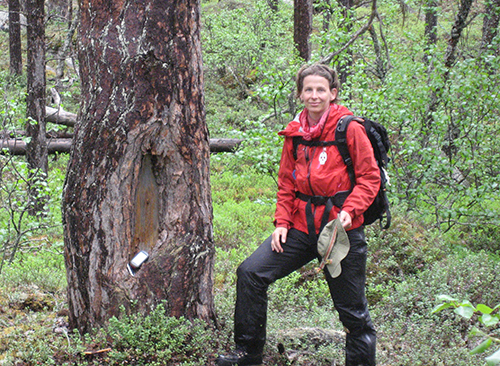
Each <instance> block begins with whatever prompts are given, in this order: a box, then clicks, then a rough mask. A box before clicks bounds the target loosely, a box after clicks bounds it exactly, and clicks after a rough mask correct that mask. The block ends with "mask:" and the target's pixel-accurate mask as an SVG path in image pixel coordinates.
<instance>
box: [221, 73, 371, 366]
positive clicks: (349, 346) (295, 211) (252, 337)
mask: <svg viewBox="0 0 500 366" xmlns="http://www.w3.org/2000/svg"><path fill="white" fill-rule="evenodd" d="M296 83H297V95H298V97H299V98H300V100H301V101H302V102H303V103H304V106H305V109H304V110H303V111H302V112H301V113H300V114H299V115H298V116H297V117H296V118H295V120H294V121H292V122H291V123H290V124H289V125H288V126H287V127H286V129H285V130H284V131H282V132H280V133H279V134H280V135H282V136H284V137H285V141H284V145H283V151H282V156H281V162H280V170H279V174H278V194H277V196H278V202H277V205H276V213H275V220H274V223H275V226H276V229H275V230H274V232H273V234H272V235H271V236H270V237H269V238H268V239H267V240H265V241H264V243H262V245H261V246H260V247H259V248H258V249H257V250H256V251H255V252H254V253H253V254H252V255H251V256H250V257H249V258H247V259H246V260H245V261H244V262H243V263H242V264H241V265H240V267H239V268H238V271H237V274H238V282H237V299H236V308H235V315H234V339H235V343H236V350H235V351H234V352H232V353H230V354H228V355H221V356H219V358H218V359H217V365H219V366H224V365H260V364H261V363H262V353H263V349H264V344H265V340H266V318H267V289H268V287H269V285H270V284H271V283H273V282H274V281H276V280H277V279H280V278H283V277H285V276H287V275H289V274H290V273H291V272H293V271H295V270H297V269H299V268H300V267H302V266H303V265H305V264H306V263H308V262H310V261H311V260H313V259H315V258H318V257H319V255H318V251H317V235H318V234H319V233H320V229H321V228H322V226H324V223H325V221H330V220H334V219H336V218H338V219H339V220H340V222H341V224H342V226H343V227H344V228H345V229H346V230H347V235H348V237H349V241H350V250H349V252H348V254H347V256H346V257H345V258H344V259H343V260H342V262H341V264H342V272H341V274H340V275H339V276H338V277H336V278H333V277H332V276H331V275H330V273H329V272H328V270H327V269H325V270H324V273H325V277H326V280H327V282H328V286H329V289H330V294H331V297H332V299H333V302H334V305H335V308H336V309H337V311H338V313H339V317H340V320H341V321H342V323H343V325H344V326H345V328H346V366H354V365H355V366H359V365H367V366H372V365H375V341H376V334H375V329H374V327H373V324H372V321H371V319H370V315H369V313H368V307H367V301H366V297H365V292H364V286H365V278H366V274H365V267H366V252H367V248H366V240H365V234H364V229H363V226H362V225H363V212H364V211H365V210H366V209H367V208H368V207H369V205H370V204H371V202H372V201H373V199H374V198H375V196H376V194H377V192H378V189H379V186H380V173H379V168H378V167H377V163H376V161H375V158H374V156H373V150H372V147H371V144H370V141H369V140H368V137H367V136H366V132H365V129H364V127H363V126H362V125H361V124H359V123H350V124H349V127H348V130H347V135H346V138H347V146H348V149H349V153H350V156H351V158H352V164H353V166H354V172H355V177H356V185H355V186H354V187H351V183H350V179H349V175H348V173H347V168H346V165H345V163H344V161H343V159H342V157H341V156H340V153H339V152H338V149H337V147H336V146H335V145H333V144H321V143H318V141H333V140H334V139H335V129H336V127H337V123H338V121H339V119H340V118H341V117H342V116H345V115H352V113H351V112H350V111H349V110H348V109H347V108H346V107H344V106H341V105H339V104H337V96H338V90H339V82H338V77H337V74H336V72H335V71H334V70H333V69H331V68H329V67H327V66H325V65H321V64H314V65H310V66H307V65H306V66H303V67H302V68H301V69H300V70H299V72H298V74H297V79H296ZM346 193H348V194H346ZM345 197H347V198H345ZM330 198H331V199H332V201H334V202H340V204H339V203H337V204H338V206H340V207H338V206H333V207H331V206H329V205H328V204H327V202H328V199H330ZM337 198H341V199H340V200H339V199H337ZM344 198H345V201H344ZM342 201H344V202H342Z"/></svg>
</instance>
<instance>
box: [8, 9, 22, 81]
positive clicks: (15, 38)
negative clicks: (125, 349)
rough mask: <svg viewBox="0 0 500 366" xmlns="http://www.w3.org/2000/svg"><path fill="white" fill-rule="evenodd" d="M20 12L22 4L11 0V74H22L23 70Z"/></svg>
mask: <svg viewBox="0 0 500 366" xmlns="http://www.w3.org/2000/svg"><path fill="white" fill-rule="evenodd" d="M20 13H21V4H20V3H19V0H9V57H10V73H11V75H21V74H22V72H23V58H22V45H21V15H20Z"/></svg>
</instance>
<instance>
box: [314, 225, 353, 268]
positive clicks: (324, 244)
mask: <svg viewBox="0 0 500 366" xmlns="http://www.w3.org/2000/svg"><path fill="white" fill-rule="evenodd" d="M350 247H351V244H350V243H349V237H348V236H347V233H346V232H345V229H344V227H343V226H342V224H341V223H340V220H339V219H335V220H333V221H330V222H329V223H328V224H326V225H325V227H324V228H323V230H322V231H321V233H320V234H319V239H318V253H319V255H321V258H322V260H321V263H320V265H319V268H318V269H317V271H318V272H319V271H320V270H322V269H323V268H324V267H326V268H327V269H328V272H329V273H330V275H331V276H332V277H333V278H335V277H338V276H339V275H340V273H341V272H342V267H341V266H340V262H341V261H342V259H344V258H345V257H346V255H347V253H349V249H350Z"/></svg>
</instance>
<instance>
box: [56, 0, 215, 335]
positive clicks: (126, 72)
mask: <svg viewBox="0 0 500 366" xmlns="http://www.w3.org/2000/svg"><path fill="white" fill-rule="evenodd" d="M199 6H200V5H199V2H198V1H197V0H182V1H175V2H174V1H163V0H148V1H127V0H126V1H123V2H113V3H108V2H105V1H101V0H82V1H81V2H80V9H81V25H80V42H81V44H80V47H79V49H80V51H79V60H80V74H81V78H82V96H84V98H83V102H82V105H81V110H80V120H79V122H78V125H77V128H76V131H75V138H74V144H73V147H72V153H71V159H70V164H69V167H68V174H67V179H66V183H65V187H64V197H63V201H64V202H63V219H64V229H65V231H64V235H65V260H66V267H67V276H68V301H69V307H70V324H71V326H73V327H77V328H78V329H79V330H80V331H83V332H87V331H90V330H91V329H92V328H94V327H97V326H100V325H102V324H104V323H105V322H106V320H107V319H108V318H109V317H111V316H113V315H117V314H118V313H119V308H120V306H122V305H123V306H124V307H125V308H128V307H129V306H130V305H131V301H134V300H136V305H135V308H134V310H135V311H140V312H142V313H147V312H148V311H149V310H150V309H151V308H152V307H153V306H155V305H157V304H159V303H160V302H162V301H166V307H167V309H168V311H169V313H170V314H171V315H173V316H185V317H187V318H190V319H191V318H202V319H204V320H209V319H212V318H213V295H212V273H213V254H214V248H213V238H212V206H211V195H210V182H209V154H210V151H209V143H208V131H207V127H206V124H205V111H204V99H203V75H202V63H201V60H202V59H201V46H200V28H199V27H200V18H199V17H200V9H199ZM141 250H144V251H146V252H147V253H148V254H149V256H150V258H149V260H148V261H147V262H146V263H145V264H143V265H142V267H141V268H140V269H139V270H138V271H137V272H136V273H135V276H132V275H131V274H130V273H129V271H128V270H127V264H128V263H129V262H130V260H131V259H132V258H133V257H134V256H135V255H136V254H137V253H138V252H139V251H141Z"/></svg>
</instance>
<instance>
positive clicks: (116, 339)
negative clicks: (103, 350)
mask: <svg viewBox="0 0 500 366" xmlns="http://www.w3.org/2000/svg"><path fill="white" fill-rule="evenodd" d="M104 332H105V335H106V339H109V340H110V341H109V342H110V346H111V347H110V348H111V351H110V352H109V354H108V355H107V356H106V357H107V359H108V361H107V362H108V363H107V364H108V365H184V366H188V365H193V366H195V365H200V364H204V363H206V362H207V360H208V355H209V354H210V352H209V350H210V346H209V345H210V341H212V340H213V337H212V336H211V335H210V332H208V331H207V329H206V324H203V323H202V322H200V321H195V322H192V323H191V322H189V321H187V320H186V319H184V318H182V317H181V318H175V317H169V316H167V315H166V313H165V308H164V306H163V305H161V304H160V305H158V306H157V307H156V308H155V309H153V310H152V311H151V313H150V314H149V315H146V316H144V315H141V314H130V315H125V314H123V315H122V316H120V317H119V318H116V317H113V318H111V319H110V321H109V326H108V327H107V328H106V329H105V330H104Z"/></svg>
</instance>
